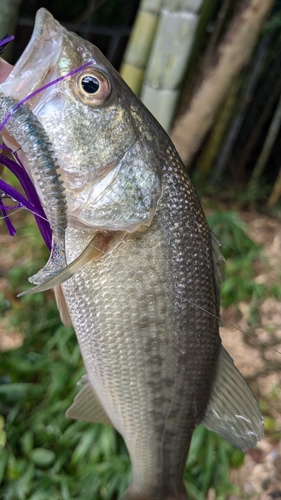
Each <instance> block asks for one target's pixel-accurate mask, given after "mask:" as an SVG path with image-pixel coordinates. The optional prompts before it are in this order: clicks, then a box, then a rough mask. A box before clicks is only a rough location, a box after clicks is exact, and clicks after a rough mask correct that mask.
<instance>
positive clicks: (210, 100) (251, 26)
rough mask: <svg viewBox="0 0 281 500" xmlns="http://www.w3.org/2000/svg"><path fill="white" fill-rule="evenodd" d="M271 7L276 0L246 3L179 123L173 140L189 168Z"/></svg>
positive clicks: (173, 132)
mask: <svg viewBox="0 0 281 500" xmlns="http://www.w3.org/2000/svg"><path fill="white" fill-rule="evenodd" d="M272 5H273V0H267V1H266V2H265V1H264V0H249V1H247V2H243V4H242V7H241V9H240V10H239V12H238V14H237V15H236V16H235V18H234V20H233V22H232V24H231V26H230V29H229V30H228V33H227V34H226V36H225V37H224V39H223V41H222V43H221V44H220V47H219V50H218V59H217V63H216V65H215V66H214V67H213V68H211V70H209V71H208V72H207V74H206V75H205V78H204V79H203V82H202V84H201V86H200V88H199V89H198V91H197V92H196V93H195V94H194V96H193V98H192V100H191V103H190V106H189V109H188V110H187V111H186V112H185V113H184V115H183V116H181V117H180V118H179V119H178V120H177V122H176V124H175V127H174V129H173V130H172V133H171V138H172V140H173V142H174V144H175V146H176V148H177V150H178V152H179V154H180V156H181V158H182V159H183V161H184V163H185V164H186V165H188V164H189V163H190V162H191V160H192V158H193V156H194V154H195V153H196V151H197V150H198V149H199V147H200V145H201V143H202V140H203V138H204V137H205V134H206V133H207V131H208V130H209V128H210V126H211V125H212V123H213V121H214V117H215V115H216V112H217V110H218V108H219V106H220V104H221V103H222V101H223V99H224V98H225V96H226V94H227V92H228V90H229V88H230V86H231V83H232V82H233V79H234V78H236V76H237V75H238V74H239V72H240V71H241V69H242V68H243V67H244V66H245V65H246V64H247V62H248V60H249V58H250V56H251V53H252V50H253V48H254V44H255V42H256V39H257V37H258V34H259V31H260V28H261V25H262V22H263V21H264V19H265V17H266V16H267V15H268V13H269V11H270V9H271V7H272Z"/></svg>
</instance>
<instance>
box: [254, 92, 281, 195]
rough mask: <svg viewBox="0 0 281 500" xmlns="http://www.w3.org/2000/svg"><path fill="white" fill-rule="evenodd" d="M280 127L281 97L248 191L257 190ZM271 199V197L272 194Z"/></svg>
mask: <svg viewBox="0 0 281 500" xmlns="http://www.w3.org/2000/svg"><path fill="white" fill-rule="evenodd" d="M280 126H281V97H280V99H279V101H278V104H277V107H276V110H275V113H274V115H273V118H272V121H271V124H270V127H269V130H268V133H267V136H266V139H265V141H264V145H263V148H262V151H261V153H260V155H259V157H258V161H257V163H256V165H255V168H254V170H253V173H252V177H251V180H250V182H249V190H250V191H254V190H255V189H256V188H257V183H258V178H259V177H260V176H261V174H262V173H263V171H264V168H265V166H266V164H267V161H268V158H269V155H270V153H271V150H272V147H273V145H274V142H275V140H276V138H277V135H278V132H279V130H280ZM272 197H273V194H272ZM271 202H272V201H271Z"/></svg>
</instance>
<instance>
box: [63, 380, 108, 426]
mask: <svg viewBox="0 0 281 500" xmlns="http://www.w3.org/2000/svg"><path fill="white" fill-rule="evenodd" d="M81 382H82V383H83V384H84V385H83V387H82V389H81V390H80V391H79V392H78V394H77V396H76V398H75V399H74V401H73V403H72V405H71V406H70V407H69V408H68V410H67V412H66V416H67V417H68V418H73V419H75V420H85V421H86V422H96V423H101V424H105V425H110V426H111V427H112V423H111V420H110V419H109V417H108V416H107V414H106V412H105V410H104V409H103V407H102V405H101V403H100V401H99V399H98V397H97V395H96V393H95V390H94V388H93V387H92V385H91V384H90V382H89V381H88V377H87V376H86V377H83V378H82V381H81Z"/></svg>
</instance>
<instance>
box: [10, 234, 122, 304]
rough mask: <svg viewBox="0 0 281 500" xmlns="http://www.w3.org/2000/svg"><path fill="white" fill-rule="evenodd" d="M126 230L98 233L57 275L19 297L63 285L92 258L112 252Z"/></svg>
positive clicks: (98, 257) (20, 294) (95, 258)
mask: <svg viewBox="0 0 281 500" xmlns="http://www.w3.org/2000/svg"><path fill="white" fill-rule="evenodd" d="M124 234H125V232H124V231H115V232H112V233H109V232H108V233H106V232H104V233H102V232H101V233H97V234H96V235H95V236H94V238H93V239H92V240H91V241H90V243H89V244H88V245H87V246H86V248H85V249H84V250H83V252H82V253H81V254H80V255H79V256H78V257H77V258H76V259H74V260H73V261H72V262H71V263H70V264H68V266H66V267H65V268H64V269H63V270H62V271H60V272H59V273H58V274H56V276H53V277H52V278H50V279H48V280H46V281H44V282H43V283H41V284H40V285H37V286H35V287H34V288H31V289H30V290H26V291H25V292H22V293H19V295H18V297H23V296H24V295H31V294H33V293H38V292H45V291H46V290H49V289H50V288H53V287H55V286H58V285H61V284H62V283H64V282H65V281H67V280H69V278H71V277H72V276H73V275H74V274H75V273H76V272H77V271H78V270H79V269H81V267H82V266H84V265H85V264H86V263H87V262H89V261H90V260H97V259H100V258H101V257H103V256H104V255H105V254H107V253H110V252H111V251H112V250H113V249H114V248H115V247H116V246H117V245H118V244H119V243H120V242H121V241H122V239H123V238H124Z"/></svg>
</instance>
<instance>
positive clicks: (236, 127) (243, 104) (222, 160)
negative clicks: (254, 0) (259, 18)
mask: <svg viewBox="0 0 281 500" xmlns="http://www.w3.org/2000/svg"><path fill="white" fill-rule="evenodd" d="M268 44H269V37H268V36H264V37H263V38H262V40H261V42H260V44H259V47H258V50H257V52H256V55H255V58H254V61H253V64H252V65H251V68H250V69H249V71H248V81H247V84H246V86H245V89H244V92H243V96H242V99H241V100H240V104H239V107H238V111H237V113H236V116H235V117H234V119H233V121H232V124H231V125H230V128H229V131H228V134H227V137H226V139H225V141H224V144H223V147H222V149H221V151H220V154H219V156H218V158H217V161H216V164H215V166H214V175H213V179H212V184H215V183H216V182H218V180H219V179H220V178H221V176H222V173H223V171H224V169H225V167H226V165H227V163H228V161H229V157H230V155H231V153H232V150H233V146H234V143H235V141H236V139H237V136H238V134H239V132H240V129H241V125H242V123H243V121H244V119H245V116H246V113H247V110H248V107H249V104H250V102H251V100H252V98H253V93H254V90H255V88H256V85H257V83H258V79H259V77H260V74H261V71H262V67H263V63H264V58H265V56H266V54H267V49H268Z"/></svg>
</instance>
